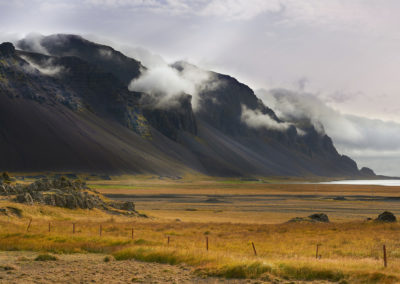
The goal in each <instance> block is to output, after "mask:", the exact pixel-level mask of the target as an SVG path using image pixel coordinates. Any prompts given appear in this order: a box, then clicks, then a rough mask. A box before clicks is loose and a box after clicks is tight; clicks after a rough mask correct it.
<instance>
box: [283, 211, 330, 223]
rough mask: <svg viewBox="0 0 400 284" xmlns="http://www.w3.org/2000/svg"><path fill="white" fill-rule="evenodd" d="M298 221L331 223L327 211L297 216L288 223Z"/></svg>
mask: <svg viewBox="0 0 400 284" xmlns="http://www.w3.org/2000/svg"><path fill="white" fill-rule="evenodd" d="M297 222H309V223H317V222H322V223H329V218H328V215H326V214H325V213H316V214H312V215H310V216H308V217H295V218H292V219H290V220H289V221H288V223H297Z"/></svg>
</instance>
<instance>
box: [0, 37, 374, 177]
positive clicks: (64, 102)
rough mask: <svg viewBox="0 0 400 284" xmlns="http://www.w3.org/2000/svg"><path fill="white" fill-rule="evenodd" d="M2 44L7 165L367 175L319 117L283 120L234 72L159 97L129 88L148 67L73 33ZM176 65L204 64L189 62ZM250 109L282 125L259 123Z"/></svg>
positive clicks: (0, 159)
mask: <svg viewBox="0 0 400 284" xmlns="http://www.w3.org/2000/svg"><path fill="white" fill-rule="evenodd" d="M39 44H40V46H41V50H40V51H41V52H40V53H38V52H37V51H38V50H37V48H35V46H34V45H32V44H31V43H30V42H29V41H27V40H21V41H19V42H18V43H17V47H18V49H15V47H14V45H13V44H11V43H3V44H1V45H0V170H8V171H20V172H21V171H44V170H46V171H73V172H93V173H95V172H96V173H109V174H116V173H154V174H169V175H176V174H183V173H188V172H193V173H195V172H200V173H204V174H208V175H218V176H266V175H273V176H341V177H343V176H348V177H350V176H351V177H355V176H369V175H374V173H373V172H372V171H371V170H369V169H363V170H362V171H360V170H359V169H358V167H357V164H356V163H355V162H354V161H353V160H351V159H350V158H349V157H346V156H342V155H340V154H339V153H338V152H337V151H336V149H335V147H334V145H333V142H332V140H331V139H330V138H329V137H328V136H327V135H325V134H321V133H319V132H317V131H316V130H315V128H314V127H313V126H312V125H306V126H304V127H302V128H301V129H300V128H297V127H295V126H294V125H289V124H287V123H286V122H284V121H282V120H280V119H279V118H278V117H277V116H276V114H275V113H274V111H273V110H272V109H270V108H268V107H267V106H266V105H264V103H263V102H262V101H261V100H260V99H258V98H257V97H256V95H255V94H254V92H253V90H252V89H250V88H249V87H248V86H246V85H245V84H242V83H240V82H239V81H237V80H236V79H235V78H232V77H230V76H228V75H223V74H218V73H215V72H209V71H207V72H208V74H210V77H211V78H212V81H210V82H207V83H204V84H210V86H211V85H212V87H210V86H202V88H200V90H199V92H198V93H197V94H196V96H197V97H196V99H197V100H198V105H197V106H196V109H193V106H192V101H193V97H192V95H194V94H185V93H182V94H179V95H177V96H175V97H174V100H175V101H174V104H173V105H171V106H168V107H165V106H164V107H160V106H158V104H157V100H158V98H157V97H155V96H152V95H150V94H147V93H144V92H134V91H129V90H128V85H129V83H130V82H131V80H132V79H137V78H139V77H140V76H141V75H142V74H143V72H146V70H147V68H146V67H145V66H143V65H142V64H141V63H140V62H139V61H137V60H135V59H133V58H129V57H127V56H125V55H124V54H122V53H120V52H118V51H116V50H114V49H113V48H111V47H108V46H105V45H99V44H96V43H93V42H90V41H88V40H86V39H84V38H82V37H80V36H76V35H64V34H58V35H52V36H46V37H42V38H40V39H39ZM171 68H175V70H177V72H185V70H186V69H187V68H197V67H195V66H192V65H189V64H188V63H185V62H177V63H175V64H174V65H172V66H171ZM244 110H247V111H250V112H251V113H254V114H256V115H260V116H261V117H263V118H268V120H270V121H272V123H273V124H274V125H277V126H279V129H278V128H276V127H275V128H269V127H258V126H257V127H254V125H251V124H249V123H247V122H246V121H245V120H244V118H243V112H244Z"/></svg>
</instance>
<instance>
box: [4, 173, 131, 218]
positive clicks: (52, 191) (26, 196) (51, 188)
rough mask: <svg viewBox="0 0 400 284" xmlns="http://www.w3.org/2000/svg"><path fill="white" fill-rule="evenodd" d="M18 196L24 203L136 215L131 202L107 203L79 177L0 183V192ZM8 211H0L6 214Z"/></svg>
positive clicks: (17, 198) (18, 199)
mask: <svg viewBox="0 0 400 284" xmlns="http://www.w3.org/2000/svg"><path fill="white" fill-rule="evenodd" d="M15 194H16V195H17V196H16V198H15V199H14V201H16V202H19V203H26V204H33V203H39V204H45V205H50V206H58V207H63V208H69V209H77V208H82V209H93V208H98V209H103V210H108V211H113V210H112V208H115V209H119V210H122V211H128V212H117V211H113V213H114V214H129V215H137V212H136V211H135V204H134V203H133V202H132V201H127V202H116V201H115V202H110V203H106V202H105V201H103V199H102V198H100V194H99V193H98V192H97V191H95V190H91V189H89V188H88V187H87V186H86V184H85V183H84V182H82V181H80V180H74V181H70V180H68V179H67V178H66V177H57V178H54V179H47V178H43V179H40V180H37V181H35V182H33V183H31V184H29V185H27V186H26V185H24V186H22V185H19V184H17V185H9V184H3V185H0V195H5V196H9V195H15ZM6 213H7V212H0V214H6Z"/></svg>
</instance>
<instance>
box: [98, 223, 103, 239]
mask: <svg viewBox="0 0 400 284" xmlns="http://www.w3.org/2000/svg"><path fill="white" fill-rule="evenodd" d="M102 233H103V226H102V225H101V224H100V228H99V235H100V237H101V234H102Z"/></svg>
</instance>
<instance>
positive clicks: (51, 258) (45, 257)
mask: <svg viewBox="0 0 400 284" xmlns="http://www.w3.org/2000/svg"><path fill="white" fill-rule="evenodd" d="M57 259H58V258H57V257H55V256H54V255H51V254H47V253H46V254H39V255H38V256H37V257H36V258H35V261H55V260H57Z"/></svg>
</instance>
